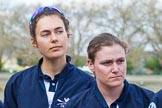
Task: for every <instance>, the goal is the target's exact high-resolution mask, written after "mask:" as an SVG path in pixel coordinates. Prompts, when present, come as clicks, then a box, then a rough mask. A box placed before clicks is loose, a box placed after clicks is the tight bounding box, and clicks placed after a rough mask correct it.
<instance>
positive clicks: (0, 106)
mask: <svg viewBox="0 0 162 108" xmlns="http://www.w3.org/2000/svg"><path fill="white" fill-rule="evenodd" d="M0 108H3V103H2V101H1V100H0Z"/></svg>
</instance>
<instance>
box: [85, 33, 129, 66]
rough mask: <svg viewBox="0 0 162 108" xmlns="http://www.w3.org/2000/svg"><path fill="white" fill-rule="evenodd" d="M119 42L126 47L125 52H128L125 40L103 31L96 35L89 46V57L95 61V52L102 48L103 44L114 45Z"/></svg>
mask: <svg viewBox="0 0 162 108" xmlns="http://www.w3.org/2000/svg"><path fill="white" fill-rule="evenodd" d="M114 44H118V45H120V46H121V47H123V48H124V50H125V53H128V46H127V44H126V43H125V42H123V41H121V40H120V39H119V38H118V37H116V36H113V35H112V34H110V33H101V34H99V35H97V36H96V37H94V38H93V39H92V40H91V41H90V43H89V45H88V48H87V53H88V58H89V59H91V60H92V62H93V63H94V61H95V54H96V53H97V52H98V51H99V50H100V49H101V47H102V46H112V45H114Z"/></svg>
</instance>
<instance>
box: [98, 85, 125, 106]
mask: <svg viewBox="0 0 162 108" xmlns="http://www.w3.org/2000/svg"><path fill="white" fill-rule="evenodd" d="M98 86H99V85H98ZM98 88H99V90H100V92H101V94H102V95H103V97H104V99H105V100H106V103H107V105H108V106H110V105H111V104H112V103H113V102H115V101H116V100H117V99H118V98H119V97H120V95H121V93H122V91H123V88H124V83H122V84H121V85H120V86H117V87H106V86H105V87H98Z"/></svg>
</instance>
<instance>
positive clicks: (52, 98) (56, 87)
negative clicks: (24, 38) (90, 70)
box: [4, 7, 94, 108]
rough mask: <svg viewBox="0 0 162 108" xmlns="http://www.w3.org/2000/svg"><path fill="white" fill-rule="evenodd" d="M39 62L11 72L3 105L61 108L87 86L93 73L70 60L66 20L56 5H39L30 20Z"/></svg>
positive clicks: (16, 107)
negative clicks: (78, 66)
mask: <svg viewBox="0 0 162 108" xmlns="http://www.w3.org/2000/svg"><path fill="white" fill-rule="evenodd" d="M29 28H30V34H31V41H32V46H33V47H34V48H37V49H38V50H39V52H40V53H41V55H42V57H41V59H40V60H39V62H38V64H37V65H35V66H32V67H30V68H28V69H25V70H22V71H21V72H18V73H16V74H14V75H13V76H12V77H11V78H10V79H9V81H8V83H7V85H6V87H5V99H4V105H5V108H64V105H65V104H66V103H67V102H68V101H69V100H70V99H71V97H73V96H74V95H76V94H78V93H80V92H81V91H84V90H86V89H88V88H90V87H91V86H92V85H93V81H94V79H93V77H91V76H89V75H88V74H86V73H85V72H83V71H81V70H79V69H78V68H76V67H75V66H74V65H73V64H71V63H70V60H71V58H70V56H68V55H67V54H66V52H67V47H68V42H69V38H70V33H69V21H68V20H67V19H66V18H65V16H64V14H63V12H62V11H60V10H59V9H57V8H55V7H40V8H39V9H38V10H36V11H35V12H34V14H33V15H32V17H31V19H30V22H29Z"/></svg>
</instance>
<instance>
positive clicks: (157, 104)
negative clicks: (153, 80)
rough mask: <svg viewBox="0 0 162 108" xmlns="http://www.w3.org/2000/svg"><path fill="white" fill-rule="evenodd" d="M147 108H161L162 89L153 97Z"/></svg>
mask: <svg viewBox="0 0 162 108" xmlns="http://www.w3.org/2000/svg"><path fill="white" fill-rule="evenodd" d="M148 108H162V89H161V90H160V91H158V92H157V93H156V94H155V95H154V96H153V98H152V101H151V103H150V105H149V107H148Z"/></svg>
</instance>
